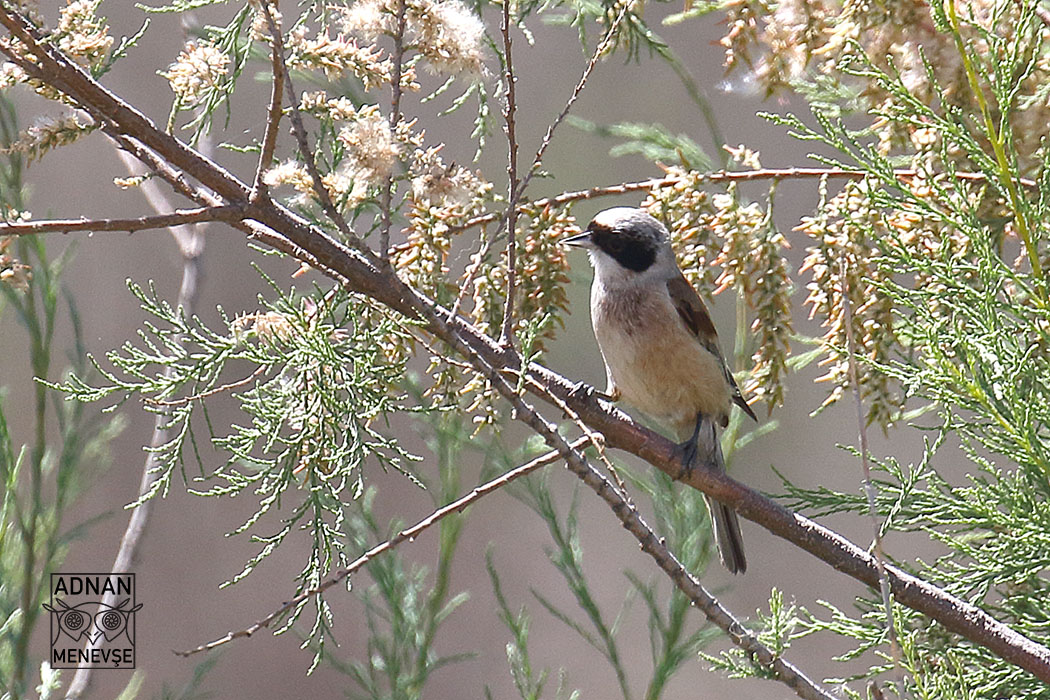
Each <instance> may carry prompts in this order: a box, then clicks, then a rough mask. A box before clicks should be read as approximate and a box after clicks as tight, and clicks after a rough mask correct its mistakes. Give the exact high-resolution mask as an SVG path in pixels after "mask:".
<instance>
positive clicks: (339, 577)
mask: <svg viewBox="0 0 1050 700" xmlns="http://www.w3.org/2000/svg"><path fill="white" fill-rule="evenodd" d="M588 442H590V438H589V437H587V436H584V437H581V438H577V439H576V440H575V441H574V442H572V443H571V446H572V447H573V448H574V449H578V448H580V447H583V446H585V445H586V444H587V443H588ZM559 459H561V455H560V454H558V452H557V451H553V450H552V451H551V452H547V453H546V454H543V455H540V456H539V457H537V458H535V459H533V460H530V461H529V462H526V463H525V464H522V465H520V466H517V467H515V468H514V469H511V470H510V471H508V472H504V473H503V474H501V475H499V476H498V477H496V478H495V479H491V480H490V481H487V482H485V483H484V484H482V485H481V486H478V487H477V488H476V489H474V490H473V491H471V492H470V493H468V494H466V495H465V496H462V497H461V498H459V499H457V500H455V501H453V502H452V503H449V504H448V505H447V506H443V507H441V508H438V509H437V510H435V511H434V512H433V513H431V514H430V515H428V516H427V517H425V518H423V519H422V520H420V521H419V522H417V523H416V524H415V525H413V526H412V527H409V528H405V529H404V530H402V531H401V532H399V533H397V534H396V535H394V536H393V537H391V538H390V539H389V540H386V541H385V542H382V543H380V544H377V545H376V546H375V547H372V548H371V549H370V550H368V551H367V552H365V553H364V554H362V555H361V556H359V557H358V558H357V559H355V560H354V561H352V562H350V563H349V564H347V565H346V566H345V567H344V568H342V569H339V570H338V571H336V572H335V573H334V574H332V575H331V576H329V577H328V578H326V579H325V580H324V581H322V582H321V583H319V584H317V585H316V586H312V587H310V588H308V589H306V590H304V591H302V592H301V593H299V594H298V595H296V596H295V597H294V598H292V599H291V600H288V601H285V602H284V603H282V604H281V607H279V608H277V609H276V610H274V611H273V612H272V613H270V614H269V615H267V616H266V617H264V618H262V619H261V620H259V621H258V622H256V623H255V624H254V625H252V626H250V627H246V628H244V629H242V630H239V631H237V632H229V633H227V634H226V635H224V636H222V637H220V638H218V639H216V640H215V641H212V642H208V643H207V644H202V645H200V646H198V647H195V648H193V649H188V650H186V651H176V652H175V653H176V654H178V655H179V656H192V655H194V654H198V653H200V652H202V651H210V650H211V649H215V648H217V647H221V646H223V645H224V644H229V643H230V642H232V641H233V640H235V639H239V638H242V637H251V636H252V635H253V634H255V633H256V632H258V631H259V630H261V629H264V628H266V627H269V626H270V625H272V624H273V623H274V622H275V621H276V620H278V619H280V618H281V617H282V616H283V615H285V614H286V613H288V612H289V611H291V610H294V609H295V608H296V607H297V606H298V605H300V604H302V603H303V601H305V600H308V599H309V598H312V597H313V596H316V595H319V594H321V593H324V592H325V591H327V590H328V589H329V588H331V587H332V586H335V585H338V584H339V583H341V582H343V581H344V580H346V578H347V577H348V576H350V575H351V574H353V573H354V572H355V571H357V570H358V569H360V568H361V567H362V566H364V565H365V564H367V563H368V562H370V561H372V560H373V559H375V558H376V557H378V556H379V555H381V554H384V553H386V552H389V551H390V550H392V549H394V548H395V547H397V546H398V545H399V544H401V543H402V542H404V541H405V540H414V539H415V538H416V537H418V536H419V535H420V534H421V533H422V532H423V531H424V530H426V529H427V528H429V527H431V526H433V525H435V524H436V523H438V522H440V521H441V520H443V519H444V518H446V517H448V516H449V515H452V514H453V513H461V512H463V511H464V510H465V509H466V508H467V507H469V506H470V505H472V504H473V503H474V502H476V501H478V500H480V499H481V498H484V497H485V496H487V495H488V494H490V493H493V492H495V491H498V490H500V489H501V488H503V487H504V486H506V485H507V484H509V483H511V482H512V481H514V480H515V479H519V478H521V477H523V476H525V475H526V474H530V473H532V472H534V471H536V470H537V469H539V468H540V467H544V466H546V465H548V464H551V463H553V462H556V461H558V460H559Z"/></svg>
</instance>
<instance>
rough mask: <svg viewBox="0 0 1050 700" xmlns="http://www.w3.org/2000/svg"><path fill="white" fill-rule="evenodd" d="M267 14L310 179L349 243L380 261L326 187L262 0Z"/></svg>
mask: <svg viewBox="0 0 1050 700" xmlns="http://www.w3.org/2000/svg"><path fill="white" fill-rule="evenodd" d="M261 7H262V11H263V15H265V17H266V25H267V27H268V28H269V29H270V36H271V37H273V45H274V57H275V59H276V62H277V64H278V66H279V68H278V70H279V71H280V72H281V74H282V76H283V80H284V87H285V90H286V92H287V93H288V107H289V108H290V109H291V114H290V117H291V120H292V135H293V136H295V140H296V143H297V144H298V145H299V152H300V154H301V155H302V158H303V163H304V164H305V165H306V170H307V172H308V173H309V174H310V180H311V181H312V183H313V186H314V194H316V195H317V199H318V201H319V202H320V203H321V208H322V209H324V213H325V214H326V215H327V216H328V218H329V219H330V220H331V221H332V223H334V224H335V226H336V228H337V229H339V232H340V233H341V234H343V238H344V239H345V240H346V242H347V243H348V244H350V245H352V246H353V247H354V248H355V249H356V250H357V251H358V252H360V253H361V254H363V255H364V256H365V258H366V259H367V260H368V261H369V262H371V263H372V264H373V265H375V264H377V262H378V261H377V260H376V256H375V253H374V252H373V251H372V249H371V248H369V247H368V246H367V245H366V244H365V242H364V241H362V240H361V238H360V237H359V236H358V235H357V233H356V232H355V231H354V230H353V229H351V228H350V225H349V224H347V223H346V219H345V218H343V215H342V214H341V213H339V210H338V209H337V208H336V206H335V204H334V203H333V202H332V198H331V197H330V196H329V194H328V188H327V187H325V185H324V181H323V180H322V179H321V172H320V171H319V170H318V169H317V159H315V158H314V153H313V151H312V150H311V149H310V142H309V139H308V137H307V134H306V127H305V126H303V117H302V114H300V113H299V97H298V95H297V94H296V92H295V86H294V85H293V84H292V76H291V74H290V73H289V72H288V63H287V61H285V58H284V39H283V37H282V36H281V32H280V31H279V30H278V29H277V23H276V22H275V21H274V19H273V13H272V12H270V5H269V3H268V2H264V3H262V6H261Z"/></svg>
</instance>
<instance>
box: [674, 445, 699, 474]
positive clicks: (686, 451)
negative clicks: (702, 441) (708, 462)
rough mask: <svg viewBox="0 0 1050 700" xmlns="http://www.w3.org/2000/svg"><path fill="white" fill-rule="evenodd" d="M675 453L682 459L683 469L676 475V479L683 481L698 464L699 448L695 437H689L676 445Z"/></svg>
mask: <svg viewBox="0 0 1050 700" xmlns="http://www.w3.org/2000/svg"><path fill="white" fill-rule="evenodd" d="M675 454H676V455H677V456H678V457H679V458H680V459H681V460H682V470H681V471H680V472H678V474H677V475H676V476H675V478H674V479H675V481H682V480H684V479H685V478H686V477H687V476H689V474H690V473H692V471H693V467H694V466H695V465H696V458H697V454H698V449H697V445H696V439H695V438H689V439H688V440H686V441H685V442H680V443H678V444H677V445H676V446H675Z"/></svg>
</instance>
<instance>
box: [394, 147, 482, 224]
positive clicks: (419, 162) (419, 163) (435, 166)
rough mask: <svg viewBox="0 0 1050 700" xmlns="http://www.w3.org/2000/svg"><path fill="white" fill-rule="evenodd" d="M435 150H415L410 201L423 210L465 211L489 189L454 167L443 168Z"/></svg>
mask: <svg viewBox="0 0 1050 700" xmlns="http://www.w3.org/2000/svg"><path fill="white" fill-rule="evenodd" d="M437 152H438V148H437V147H435V148H428V149H421V148H417V149H416V150H415V152H414V153H413V156H412V198H413V199H414V200H415V201H417V202H420V203H425V204H426V205H427V206H439V207H447V208H459V209H466V208H468V207H469V206H470V203H471V202H472V201H473V200H475V199H476V198H477V196H478V195H479V194H481V193H483V192H487V191H489V190H491V188H492V185H491V184H490V183H488V182H486V181H485V180H484V178H482V177H481V173H480V172H473V171H471V170H468V169H467V168H463V167H460V166H458V165H454V164H453V165H445V163H444V161H443V160H442V159H441V157H440V156H439V155H438V154H437Z"/></svg>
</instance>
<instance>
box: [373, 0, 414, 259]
mask: <svg viewBox="0 0 1050 700" xmlns="http://www.w3.org/2000/svg"><path fill="white" fill-rule="evenodd" d="M407 12H408V0H398V4H397V24H396V25H395V27H394V55H393V62H394V69H393V71H392V75H391V77H390V117H389V118H390V131H391V132H392V133H395V134H396V133H397V126H398V124H399V123H401V93H402V88H401V77H402V73H403V71H404V66H405V15H406V14H407ZM393 199H394V174H393V173H391V174H389V175H387V176H386V182H385V183H384V186H383V194H382V199H381V200H380V203H379V209H380V216H381V217H382V219H381V224H380V229H379V258H380V259H381V260H382V261H383V262H385V263H389V262H390V229H391V228H392V227H393V225H394V217H393V212H392V211H391V210H392V208H393Z"/></svg>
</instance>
